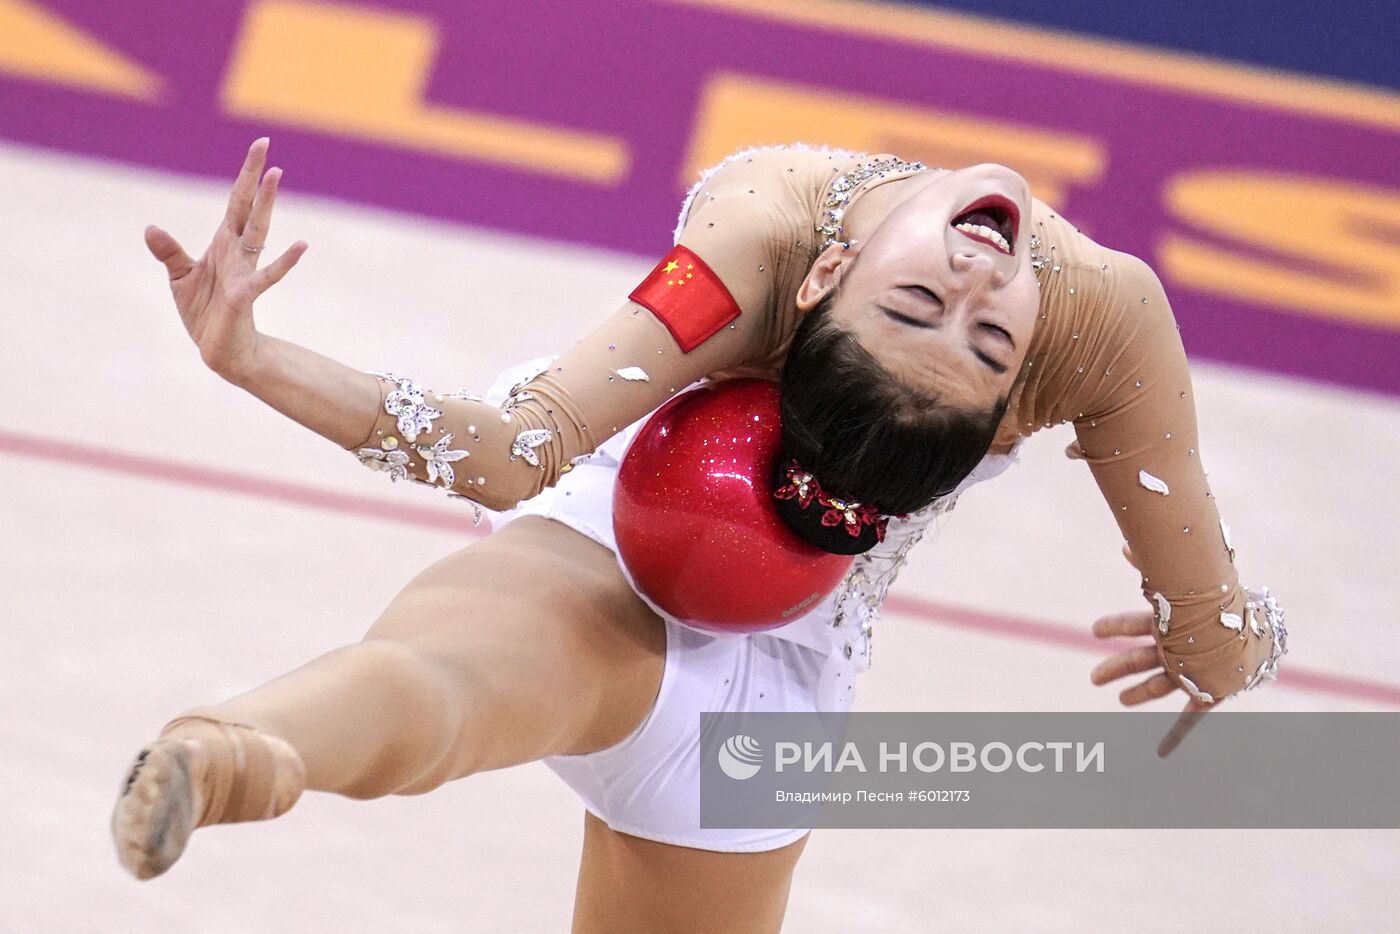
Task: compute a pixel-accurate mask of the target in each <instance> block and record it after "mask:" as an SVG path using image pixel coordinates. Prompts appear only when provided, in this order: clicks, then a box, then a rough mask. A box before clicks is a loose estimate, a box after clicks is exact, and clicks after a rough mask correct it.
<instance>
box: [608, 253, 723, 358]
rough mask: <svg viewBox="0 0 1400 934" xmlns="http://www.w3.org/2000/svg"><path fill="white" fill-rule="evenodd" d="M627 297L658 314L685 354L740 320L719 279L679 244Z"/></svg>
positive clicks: (699, 259) (703, 263) (698, 258)
mask: <svg viewBox="0 0 1400 934" xmlns="http://www.w3.org/2000/svg"><path fill="white" fill-rule="evenodd" d="M627 297H628V298H630V299H631V300H632V301H634V302H636V303H637V304H638V305H641V306H642V307H644V308H646V309H647V310H648V311H650V312H651V313H652V314H654V315H656V317H657V318H658V319H659V320H660V321H661V323H662V324H664V325H666V330H668V331H670V332H671V336H672V337H674V338H675V339H676V343H677V344H679V345H680V347H681V350H682V351H684V352H685V353H690V352H691V351H692V350H694V349H695V348H696V347H699V346H700V345H701V344H703V343H704V342H705V341H707V340H709V339H710V338H711V337H713V336H714V334H715V333H716V332H717V331H718V330H719V329H720V328H722V327H724V326H725V325H726V324H728V323H729V322H731V321H733V320H734V319H735V318H737V317H739V305H738V303H737V302H735V301H734V296H732V295H730V294H729V290H728V289H727V288H725V287H724V283H723V282H721V281H720V279H719V276H717V275H715V274H714V271H713V270H712V269H710V267H709V266H706V265H705V261H704V260H702V259H701V258H700V257H698V256H696V255H695V254H694V253H693V252H691V251H690V250H688V249H686V248H685V247H683V246H679V245H677V246H675V247H673V248H672V249H671V252H670V253H667V254H666V258H665V259H663V260H662V261H661V262H659V263H657V264H656V268H655V269H653V270H652V271H651V274H650V275H648V276H647V277H646V278H645V279H643V280H642V284H641V285H639V286H637V287H636V288H635V289H633V290H632V294H631V295H629V296H627Z"/></svg>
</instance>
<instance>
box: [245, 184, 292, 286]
mask: <svg viewBox="0 0 1400 934" xmlns="http://www.w3.org/2000/svg"><path fill="white" fill-rule="evenodd" d="M281 179H282V170H281V169H278V168H271V169H268V170H267V174H266V175H264V176H263V179H262V182H261V183H260V184H259V185H258V188H257V194H255V195H254V196H253V204H252V207H251V208H249V211H248V218H247V222H246V223H245V224H244V225H243V232H242V234H240V236H239V239H240V240H242V241H243V243H244V244H246V245H247V246H248V247H249V248H250V249H256V248H257V247H260V246H262V245H263V244H265V243H266V242H267V232H268V230H269V229H271V227H272V205H273V203H274V202H275V201H276V200H277V183H278V182H279V181H281ZM245 252H247V251H245ZM248 258H249V259H250V260H252V261H253V265H257V254H256V253H248Z"/></svg>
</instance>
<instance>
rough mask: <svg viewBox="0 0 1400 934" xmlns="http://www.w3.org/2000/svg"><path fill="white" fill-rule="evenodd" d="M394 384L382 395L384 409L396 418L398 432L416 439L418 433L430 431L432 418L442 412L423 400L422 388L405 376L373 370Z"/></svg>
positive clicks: (406, 438)
mask: <svg viewBox="0 0 1400 934" xmlns="http://www.w3.org/2000/svg"><path fill="white" fill-rule="evenodd" d="M374 375H375V376H380V377H383V378H384V379H387V380H389V382H391V383H393V384H394V389H393V390H392V391H391V392H390V393H389V394H388V395H387V396H385V397H384V411H385V412H388V413H389V414H390V415H392V416H394V417H395V418H397V419H398V429H399V434H401V435H403V436H404V438H405V440H408V441H417V440H418V435H419V434H420V433H422V432H425V431H431V430H432V427H433V419H435V418H438V417H439V416H441V415H442V412H441V411H439V410H438V409H435V408H433V407H432V406H431V405H428V404H427V403H426V402H424V401H423V389H422V387H420V386H419V385H418V384H417V383H415V382H414V381H413V380H411V379H409V378H408V377H407V376H396V375H395V374H393V373H381V372H377V371H376V372H375V373H374Z"/></svg>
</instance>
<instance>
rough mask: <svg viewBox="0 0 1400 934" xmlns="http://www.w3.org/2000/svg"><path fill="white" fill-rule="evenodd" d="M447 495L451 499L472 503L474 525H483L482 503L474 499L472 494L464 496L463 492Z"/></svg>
mask: <svg viewBox="0 0 1400 934" xmlns="http://www.w3.org/2000/svg"><path fill="white" fill-rule="evenodd" d="M447 496H448V498H449V499H460V500H462V501H463V502H467V503H471V507H472V525H481V517H482V514H483V511H482V508H481V504H480V503H478V502H477V501H476V500H474V499H472V498H471V497H470V496H463V495H462V494H461V493H448V494H447Z"/></svg>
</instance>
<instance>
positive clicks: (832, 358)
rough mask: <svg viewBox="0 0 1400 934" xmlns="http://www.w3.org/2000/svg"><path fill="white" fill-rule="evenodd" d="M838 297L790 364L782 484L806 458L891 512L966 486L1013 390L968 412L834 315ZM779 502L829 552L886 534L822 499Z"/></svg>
mask: <svg viewBox="0 0 1400 934" xmlns="http://www.w3.org/2000/svg"><path fill="white" fill-rule="evenodd" d="M835 300H836V290H835V289H833V290H832V291H831V292H830V293H828V294H827V296H826V297H825V298H823V299H822V301H821V302H820V303H818V304H817V306H816V307H815V308H813V309H812V310H811V311H809V312H807V314H805V315H804V316H803V319H802V321H801V322H800V323H799V324H798V326H797V332H796V334H794V335H793V339H792V345H791V348H790V350H789V352H788V357H787V361H786V362H785V363H784V364H783V371H782V384H781V412H782V448H781V451H780V455H779V459H778V464H777V467H776V471H775V473H776V478H775V479H776V485H781V484H782V483H784V482H785V479H784V478H785V471H786V468H787V466H788V465H789V464H790V463H791V462H792V461H793V460H796V461H797V463H798V464H799V465H800V466H801V468H802V469H803V470H805V471H807V472H808V473H811V474H812V475H813V476H815V477H816V479H817V482H818V483H819V484H820V485H821V488H822V489H823V490H824V491H825V492H826V493H827V494H829V495H831V496H838V497H841V498H843V499H848V500H854V501H856V502H859V503H863V504H866V505H869V506H874V507H876V508H877V509H878V510H879V511H880V512H881V513H884V514H885V515H902V514H905V513H910V512H913V511H915V510H917V509H922V508H923V507H924V506H927V505H928V504H929V503H931V502H933V501H934V500H935V499H937V498H938V497H940V496H943V495H945V494H948V493H951V492H952V491H953V490H954V489H956V488H957V486H958V484H960V483H961V482H962V481H963V479H964V478H966V477H967V475H968V474H970V473H971V472H972V470H973V468H974V467H976V466H977V463H978V462H979V461H981V460H982V458H983V457H984V456H985V455H986V453H987V449H988V448H990V447H991V445H992V441H993V439H994V438H995V437H996V432H997V427H998V426H999V425H1000V424H1001V419H1002V416H1003V415H1004V414H1005V413H1006V407H1007V402H1008V398H1007V397H1005V396H1003V397H1002V398H1001V399H999V400H997V402H996V403H995V404H994V405H993V406H992V407H991V408H990V409H988V410H985V411H967V410H965V409H961V408H954V407H952V406H947V405H942V404H941V403H940V402H939V400H938V398H937V396H935V395H932V394H930V393H927V392H923V391H920V390H918V389H914V388H912V387H910V386H907V385H905V384H904V383H901V382H900V381H899V380H897V379H895V377H894V376H893V375H892V374H891V373H890V372H889V371H888V370H886V369H885V368H884V367H883V366H882V365H881V364H880V361H879V360H877V359H876V358H875V357H874V356H873V355H872V354H871V353H870V352H869V351H868V350H866V349H865V348H864V347H862V346H861V344H860V342H859V341H858V340H857V339H856V337H855V335H854V334H852V333H850V332H849V331H847V330H845V329H843V328H842V327H841V326H840V325H839V324H837V323H836V322H835V321H834V320H833V319H832V318H831V308H832V305H833V303H834V302H835ZM776 485H775V488H776ZM776 502H777V504H778V507H779V512H780V513H781V514H782V516H783V518H784V519H785V520H786V521H787V523H788V525H790V526H792V528H793V530H794V531H796V532H797V533H798V534H799V535H801V536H802V537H803V538H804V539H806V540H807V541H809V542H811V543H812V544H814V545H816V546H817V547H819V548H823V549H825V550H827V551H832V552H836V553H838V554H859V553H860V552H863V551H868V550H869V549H870V548H871V547H872V546H873V545H874V544H875V543H876V541H877V540H878V539H877V535H876V530H875V527H874V526H866V527H865V528H864V529H863V530H862V532H861V534H860V535H859V536H853V535H850V534H848V533H847V531H846V530H845V528H844V527H842V526H840V525H823V524H822V521H821V519H822V515H823V513H824V512H826V510H824V509H822V508H818V507H817V506H816V504H813V505H812V506H811V508H803V507H802V506H801V505H800V503H799V502H798V500H797V499H787V500H783V499H778V500H776ZM879 537H883V528H881V529H880V534H879Z"/></svg>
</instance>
